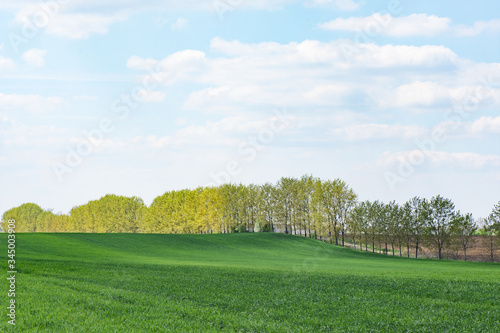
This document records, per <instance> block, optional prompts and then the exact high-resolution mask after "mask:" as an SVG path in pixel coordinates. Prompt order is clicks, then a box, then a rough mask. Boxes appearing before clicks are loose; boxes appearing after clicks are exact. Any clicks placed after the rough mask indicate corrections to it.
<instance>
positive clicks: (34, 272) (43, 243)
mask: <svg viewBox="0 0 500 333" xmlns="http://www.w3.org/2000/svg"><path fill="white" fill-rule="evenodd" d="M6 239H7V237H6V235H5V234H1V235H0V241H1V244H2V248H3V250H2V259H1V260H2V262H1V267H2V269H3V270H4V272H6V271H7V265H6V264H7V257H6V254H7V250H6ZM16 246H17V248H16V249H17V253H16V254H17V257H16V260H17V269H18V274H17V281H16V283H17V286H16V289H17V290H16V303H17V309H16V311H17V325H16V331H19V332H447V331H455V332H500V329H499V327H500V265H499V264H489V263H477V262H470V263H463V262H454V261H441V262H439V261H435V260H415V259H406V258H398V257H394V258H393V257H390V256H385V255H378V254H372V253H365V252H356V251H352V250H348V249H344V248H339V247H336V246H332V245H329V244H325V243H322V242H319V241H315V240H311V239H306V238H302V237H295V236H287V235H282V234H224V235H221V234H219V235H145V234H18V235H17V243H16ZM5 275H6V273H5ZM2 280H3V282H2V283H3V284H2V290H3V291H2V292H1V293H0V301H1V305H2V308H3V309H4V310H3V312H4V313H5V314H6V313H7V310H6V305H7V302H8V299H7V290H8V286H7V283H6V279H2ZM5 314H4V315H2V317H3V318H4V319H2V321H1V322H0V329H1V331H11V330H12V328H11V327H9V326H10V325H8V324H7V317H6V316H5Z"/></svg>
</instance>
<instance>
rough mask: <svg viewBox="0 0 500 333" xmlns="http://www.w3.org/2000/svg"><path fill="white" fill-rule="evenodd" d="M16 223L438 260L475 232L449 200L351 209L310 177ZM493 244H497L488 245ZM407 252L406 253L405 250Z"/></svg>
mask: <svg viewBox="0 0 500 333" xmlns="http://www.w3.org/2000/svg"><path fill="white" fill-rule="evenodd" d="M9 219H15V220H16V228H17V231H18V232H128V233H134V232H146V233H229V232H248V231H250V232H252V231H255V232H259V231H270V232H283V233H288V234H295V235H303V236H306V237H314V238H318V239H323V240H325V241H329V242H330V243H335V244H337V245H342V246H344V245H345V242H346V241H347V239H349V242H353V243H354V246H356V244H360V245H359V246H360V248H361V250H362V249H363V248H362V245H361V244H363V245H364V248H365V250H368V247H371V250H372V251H375V246H376V245H377V247H378V248H385V253H388V249H389V247H390V249H391V250H392V254H395V251H396V250H398V251H399V254H400V255H402V251H403V249H404V248H406V252H407V255H408V256H409V255H410V251H412V252H413V250H414V252H415V257H418V251H419V249H420V248H421V247H422V244H423V243H425V244H426V245H427V246H429V245H432V246H433V247H434V248H435V249H436V250H437V253H438V257H439V258H442V251H443V249H444V248H445V247H448V246H451V245H453V246H456V245H457V244H460V245H461V247H462V248H463V251H464V259H466V258H467V257H466V252H467V249H468V247H469V246H470V244H471V242H472V241H471V239H472V235H475V234H477V231H478V226H477V224H476V222H475V221H474V219H473V218H472V216H471V215H470V214H461V213H460V212H456V211H455V207H454V205H453V203H452V202H451V200H449V199H446V198H443V197H441V196H436V197H434V198H432V199H430V200H427V199H421V198H418V197H417V198H413V199H411V200H410V201H408V202H406V203H405V204H403V205H398V204H396V203H395V202H390V203H388V204H385V203H382V202H379V201H374V202H370V201H363V202H358V201H357V195H356V194H355V193H354V191H353V190H352V189H351V188H350V187H349V186H348V185H347V184H346V183H345V182H344V181H342V180H340V179H335V180H321V179H318V178H315V177H312V176H309V175H305V176H303V177H301V178H300V179H297V178H289V177H283V178H281V179H280V180H279V181H278V182H276V183H275V184H271V183H266V184H263V185H241V184H223V185H220V186H217V187H200V188H197V189H193V190H180V191H170V192H166V193H164V194H163V195H161V196H159V197H157V198H156V199H154V201H153V203H152V204H151V205H150V206H149V207H147V206H146V205H145V204H144V202H143V201H142V199H140V198H137V197H123V196H117V195H106V196H104V197H102V198H101V199H99V200H94V201H90V202H88V203H87V204H84V205H81V206H77V207H74V208H73V209H71V211H70V212H69V214H68V215H65V214H54V213H52V212H50V211H44V210H43V209H42V208H40V207H39V206H37V205H35V204H33V203H28V204H24V205H21V206H19V207H16V208H13V209H11V210H9V211H7V212H5V213H4V214H3V221H7V220H9ZM484 225H485V228H483V233H486V234H487V235H490V236H492V237H490V238H491V249H492V250H491V258H492V259H493V254H494V251H495V249H496V248H497V247H498V239H499V235H500V203H499V204H498V205H496V206H495V208H494V210H493V212H492V214H491V215H490V216H489V217H488V218H487V219H486V220H485V221H484ZM493 236H496V237H493ZM412 249H413V250H412Z"/></svg>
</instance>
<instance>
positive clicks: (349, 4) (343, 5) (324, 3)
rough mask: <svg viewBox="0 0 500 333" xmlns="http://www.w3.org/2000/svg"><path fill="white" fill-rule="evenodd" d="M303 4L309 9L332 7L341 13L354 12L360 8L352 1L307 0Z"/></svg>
mask: <svg viewBox="0 0 500 333" xmlns="http://www.w3.org/2000/svg"><path fill="white" fill-rule="evenodd" d="M305 4H306V6H311V7H334V8H337V9H340V10H343V11H351V10H356V9H358V8H359V6H360V4H359V3H357V2H355V1H353V0H309V1H307V2H306V3H305Z"/></svg>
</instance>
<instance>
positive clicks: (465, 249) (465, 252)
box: [464, 246, 467, 261]
mask: <svg viewBox="0 0 500 333" xmlns="http://www.w3.org/2000/svg"><path fill="white" fill-rule="evenodd" d="M464 261H467V247H466V246H464Z"/></svg>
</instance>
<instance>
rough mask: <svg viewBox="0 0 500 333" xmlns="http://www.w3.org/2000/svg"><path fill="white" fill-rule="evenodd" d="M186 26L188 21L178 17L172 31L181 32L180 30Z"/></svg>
mask: <svg viewBox="0 0 500 333" xmlns="http://www.w3.org/2000/svg"><path fill="white" fill-rule="evenodd" d="M187 24H188V20H186V19H185V18H183V17H179V18H178V19H177V21H175V23H174V24H172V29H174V30H182V29H185V28H186V27H187Z"/></svg>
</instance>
